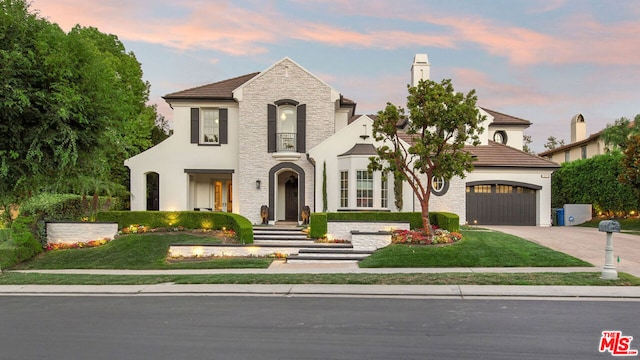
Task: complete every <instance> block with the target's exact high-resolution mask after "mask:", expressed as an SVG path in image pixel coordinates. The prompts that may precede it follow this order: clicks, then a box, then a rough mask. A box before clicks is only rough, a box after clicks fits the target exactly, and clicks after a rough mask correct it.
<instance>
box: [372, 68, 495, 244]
mask: <svg viewBox="0 0 640 360" xmlns="http://www.w3.org/2000/svg"><path fill="white" fill-rule="evenodd" d="M408 91H409V95H408V96H407V109H408V110H409V114H408V119H407V121H406V126H405V127H404V128H403V129H400V128H399V127H398V124H400V123H403V122H404V120H405V119H406V115H405V110H404V109H403V108H401V107H398V106H395V105H393V104H391V103H387V106H386V108H385V109H384V110H382V111H379V112H378V116H377V117H376V118H375V120H374V122H373V136H374V138H375V139H376V140H377V141H383V142H384V143H383V145H381V146H380V147H378V148H377V153H378V156H377V157H372V158H371V162H370V164H369V169H370V170H371V171H376V170H381V171H384V172H386V171H390V172H392V173H394V175H395V176H394V178H395V179H396V181H398V180H405V181H407V183H408V184H409V186H410V187H411V188H412V189H413V192H414V194H415V195H416V197H417V198H418V200H419V202H420V205H421V207H422V224H423V227H424V228H425V230H426V231H429V232H431V231H432V230H431V226H430V223H429V199H430V195H431V183H432V179H433V178H434V177H436V178H444V180H447V181H448V180H450V179H451V178H452V177H454V176H460V177H465V175H466V173H467V172H469V171H471V170H472V169H473V164H472V163H473V157H472V155H471V154H470V153H469V152H468V151H467V150H465V148H464V147H465V145H468V144H471V145H474V146H475V145H478V144H479V143H480V141H479V137H478V134H480V133H481V132H482V130H483V128H482V124H481V123H482V121H483V120H484V118H483V117H482V116H481V115H480V113H479V111H478V108H477V107H476V102H477V100H478V99H477V96H476V94H475V90H471V91H470V92H469V93H468V94H466V95H464V94H462V93H459V92H456V91H455V90H454V88H453V85H452V84H451V80H449V79H445V80H443V81H442V82H440V83H437V82H434V81H431V80H421V81H420V82H419V83H418V85H417V86H415V87H411V86H409V87H408Z"/></svg>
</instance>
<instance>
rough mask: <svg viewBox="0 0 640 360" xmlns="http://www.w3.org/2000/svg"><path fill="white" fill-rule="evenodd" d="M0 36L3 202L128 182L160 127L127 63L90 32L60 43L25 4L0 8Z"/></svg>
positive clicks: (110, 43) (118, 49) (15, 1)
mask: <svg viewBox="0 0 640 360" xmlns="http://www.w3.org/2000/svg"><path fill="white" fill-rule="evenodd" d="M0 34H2V35H1V36H0V63H1V64H2V67H1V68H0V71H1V72H0V106H1V107H2V111H1V112H0V200H1V201H2V202H3V203H5V204H6V203H7V202H11V201H18V200H19V199H20V198H24V197H26V196H29V195H30V194H32V193H37V192H40V191H76V192H80V190H79V188H81V187H82V186H80V185H79V184H78V179H85V178H93V179H98V180H102V181H105V182H116V183H123V182H125V180H126V177H127V173H126V170H125V168H124V167H123V165H122V163H123V160H124V159H125V158H127V157H130V156H132V155H135V154H136V153H138V152H140V151H142V150H144V149H146V148H148V147H149V146H151V140H150V138H151V131H152V128H153V126H154V122H155V119H156V110H155V107H152V106H148V105H146V102H147V101H148V96H149V84H148V83H147V82H145V81H143V80H142V70H141V67H140V63H139V62H138V61H137V60H136V58H135V56H134V55H133V53H127V52H126V50H125V48H124V46H123V44H122V43H121V42H120V41H119V40H118V39H117V37H116V36H114V35H108V34H103V33H101V32H99V31H98V30H97V29H95V28H85V27H80V26H76V27H74V28H73V29H72V30H71V31H70V32H69V33H65V32H64V31H62V30H61V29H60V27H59V26H58V25H57V24H52V23H50V22H48V21H47V20H45V19H44V18H41V17H40V16H39V15H38V14H37V13H36V12H35V11H32V10H31V9H30V7H29V5H28V3H27V2H26V1H24V0H0ZM80 181H81V180H80ZM91 181H92V182H94V180H91ZM85 187H86V186H85Z"/></svg>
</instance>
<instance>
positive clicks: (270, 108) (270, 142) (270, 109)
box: [267, 104, 277, 153]
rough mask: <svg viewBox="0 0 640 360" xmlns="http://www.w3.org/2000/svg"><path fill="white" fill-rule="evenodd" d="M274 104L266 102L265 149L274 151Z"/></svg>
mask: <svg viewBox="0 0 640 360" xmlns="http://www.w3.org/2000/svg"><path fill="white" fill-rule="evenodd" d="M276 112H277V111H276V106H275V105H273V104H267V136H268V138H267V151H268V152H270V153H273V152H276Z"/></svg>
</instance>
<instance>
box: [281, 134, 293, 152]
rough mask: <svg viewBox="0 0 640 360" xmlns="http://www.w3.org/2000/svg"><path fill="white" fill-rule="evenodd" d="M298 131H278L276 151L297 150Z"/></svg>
mask: <svg viewBox="0 0 640 360" xmlns="http://www.w3.org/2000/svg"><path fill="white" fill-rule="evenodd" d="M296 140H297V139H296V133H277V134H276V151H277V152H297V144H298V143H297V142H296Z"/></svg>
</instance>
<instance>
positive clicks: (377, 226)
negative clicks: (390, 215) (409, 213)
mask: <svg viewBox="0 0 640 360" xmlns="http://www.w3.org/2000/svg"><path fill="white" fill-rule="evenodd" d="M393 230H409V223H408V222H403V221H384V222H383V221H335V220H334V221H331V220H329V221H328V222H327V234H329V235H331V237H333V238H334V239H340V240H347V241H351V232H352V231H359V232H367V233H371V232H378V231H393Z"/></svg>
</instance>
